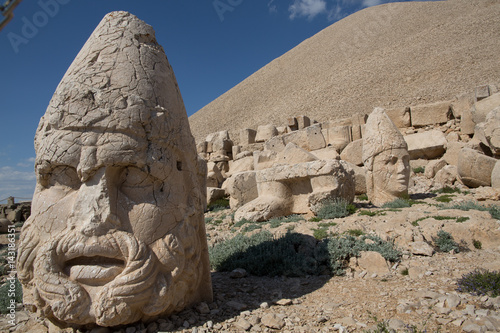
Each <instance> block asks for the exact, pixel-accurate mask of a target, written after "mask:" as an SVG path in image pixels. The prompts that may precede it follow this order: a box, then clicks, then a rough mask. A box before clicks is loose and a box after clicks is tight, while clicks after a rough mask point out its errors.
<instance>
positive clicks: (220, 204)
mask: <svg viewBox="0 0 500 333" xmlns="http://www.w3.org/2000/svg"><path fill="white" fill-rule="evenodd" d="M228 208H229V199H218V200H216V201H215V202H212V203H211V204H210V205H208V207H207V209H208V210H209V211H212V212H218V211H220V210H224V209H228Z"/></svg>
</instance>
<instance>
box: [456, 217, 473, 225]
mask: <svg viewBox="0 0 500 333" xmlns="http://www.w3.org/2000/svg"><path fill="white" fill-rule="evenodd" d="M469 219H470V218H469V217H468V216H461V217H457V222H458V223H462V222H465V221H467V220H469Z"/></svg>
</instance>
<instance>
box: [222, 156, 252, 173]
mask: <svg viewBox="0 0 500 333" xmlns="http://www.w3.org/2000/svg"><path fill="white" fill-rule="evenodd" d="M253 169H254V158H253V156H247V157H243V158H240V159H238V160H236V161H230V162H229V171H228V172H226V175H227V176H228V177H231V175H234V174H235V173H238V172H245V171H252V170H253Z"/></svg>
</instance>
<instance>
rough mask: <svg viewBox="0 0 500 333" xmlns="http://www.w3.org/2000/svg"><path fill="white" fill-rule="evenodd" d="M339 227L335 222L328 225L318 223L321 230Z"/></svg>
mask: <svg viewBox="0 0 500 333" xmlns="http://www.w3.org/2000/svg"><path fill="white" fill-rule="evenodd" d="M336 225H337V223H335V222H328V223H326V222H325V223H318V226H319V227H320V228H329V227H335V226H336Z"/></svg>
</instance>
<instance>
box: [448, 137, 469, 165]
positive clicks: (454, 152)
mask: <svg viewBox="0 0 500 333" xmlns="http://www.w3.org/2000/svg"><path fill="white" fill-rule="evenodd" d="M447 146H448V147H447V148H446V153H445V154H444V155H443V159H444V160H445V161H446V163H448V164H449V165H454V166H457V165H458V154H459V153H460V150H462V148H465V143H463V142H448V144H447Z"/></svg>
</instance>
